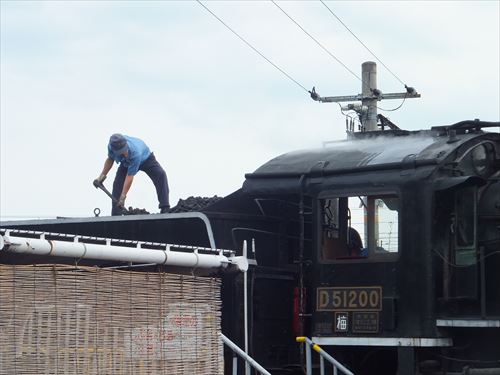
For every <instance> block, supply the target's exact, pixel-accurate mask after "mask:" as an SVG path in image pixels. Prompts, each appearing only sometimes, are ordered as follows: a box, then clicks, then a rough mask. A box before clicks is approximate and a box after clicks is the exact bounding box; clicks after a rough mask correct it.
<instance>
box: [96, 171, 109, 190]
mask: <svg viewBox="0 0 500 375" xmlns="http://www.w3.org/2000/svg"><path fill="white" fill-rule="evenodd" d="M105 179H106V175H105V174H102V173H101V174H100V175H99V177H97V178H96V179H95V180H94V186H95V187H96V188H97V187H99V186H100V185H102V183H103V182H104V180H105Z"/></svg>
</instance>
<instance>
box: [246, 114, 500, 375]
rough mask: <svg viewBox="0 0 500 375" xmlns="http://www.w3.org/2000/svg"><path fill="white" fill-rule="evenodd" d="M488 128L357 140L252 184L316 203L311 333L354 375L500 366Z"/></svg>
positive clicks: (499, 175)
mask: <svg viewBox="0 0 500 375" xmlns="http://www.w3.org/2000/svg"><path fill="white" fill-rule="evenodd" d="M482 124H483V123H481V122H478V121H473V122H463V123H459V124H456V125H453V126H450V127H435V128H432V129H431V130H429V131H418V132H405V131H386V132H366V133H361V134H353V137H352V138H351V139H350V140H347V141H340V142H336V143H333V144H332V145H331V146H330V147H328V148H323V149H319V150H314V151H311V150H307V151H304V152H300V151H299V152H293V153H289V154H285V155H282V156H280V157H278V158H275V159H273V160H271V161H270V162H268V163H267V164H265V165H264V166H262V167H261V168H259V169H258V170H257V171H256V172H255V173H253V174H250V175H247V181H246V182H245V185H244V188H243V190H244V191H247V192H248V193H250V194H253V195H254V196H258V197H259V198H263V197H265V196H266V195H267V194H279V193H281V194H283V196H285V195H286V194H291V193H295V194H298V195H299V196H301V197H302V198H301V199H304V197H306V198H307V201H308V202H310V212H307V211H308V208H305V209H304V211H303V212H304V222H306V223H310V225H311V238H306V237H302V239H301V240H302V241H303V242H304V245H303V246H302V247H303V248H304V249H306V250H308V251H305V253H304V254H305V256H306V258H305V259H303V267H302V269H301V276H300V277H299V278H300V279H302V280H305V281H304V282H303V284H304V285H305V289H306V290H305V291H304V293H303V295H304V296H305V297H304V301H302V302H301V305H303V306H304V313H303V314H301V318H302V327H303V334H304V335H306V336H311V337H312V340H313V342H315V343H317V344H319V345H321V347H323V348H325V349H326V350H327V351H328V352H330V354H332V355H333V356H334V357H335V358H336V359H338V360H340V361H341V362H342V363H344V364H346V366H347V367H348V368H350V369H351V370H352V371H353V372H354V373H356V374H369V373H371V374H373V373H387V374H391V373H393V374H395V373H398V374H400V375H402V374H416V373H432V372H438V371H440V372H439V373H447V372H457V371H462V370H463V369H464V368H465V367H466V366H469V367H470V368H477V369H480V368H488V369H491V368H498V367H500V306H499V303H500V292H499V290H498V285H499V281H500V280H499V276H498V269H500V256H499V255H498V253H499V250H500V242H499V238H500V182H499V180H500V136H499V134H498V133H488V132H484V131H483V130H481V125H482ZM484 125H485V127H486V123H484ZM309 240H310V242H309ZM309 244H310V248H309ZM479 358H481V360H478V359H479Z"/></svg>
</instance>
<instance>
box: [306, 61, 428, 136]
mask: <svg viewBox="0 0 500 375" xmlns="http://www.w3.org/2000/svg"><path fill="white" fill-rule="evenodd" d="M361 80H362V82H361V94H358V95H347V96H326V97H322V96H319V95H318V94H317V93H316V91H315V89H314V88H313V89H312V91H310V93H311V98H313V99H314V100H316V101H319V102H322V103H332V102H333V103H340V102H361V104H360V103H350V104H348V105H347V106H345V107H342V109H343V110H353V111H356V112H357V113H358V115H359V119H360V121H361V125H362V129H361V130H362V131H376V130H378V128H377V102H379V101H381V100H389V99H408V98H420V94H419V93H417V92H416V91H415V89H414V88H413V87H408V86H406V85H405V88H406V92H402V93H387V94H384V93H382V92H381V91H380V90H379V89H378V88H377V64H375V63H374V62H373V61H366V62H364V63H363V64H362V65H361Z"/></svg>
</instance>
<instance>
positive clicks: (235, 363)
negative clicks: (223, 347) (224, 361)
mask: <svg viewBox="0 0 500 375" xmlns="http://www.w3.org/2000/svg"><path fill="white" fill-rule="evenodd" d="M233 375H238V357H237V356H236V355H234V352H233Z"/></svg>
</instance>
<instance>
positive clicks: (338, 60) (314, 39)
mask: <svg viewBox="0 0 500 375" xmlns="http://www.w3.org/2000/svg"><path fill="white" fill-rule="evenodd" d="M271 2H272V3H273V4H274V5H275V6H276V7H277V8H278V9H279V10H280V11H281V12H283V14H284V15H285V16H287V17H288V18H289V19H290V21H292V22H293V23H294V24H295V25H297V26H298V27H299V28H300V29H301V30H302V31H303V32H304V33H305V34H306V35H307V36H308V37H309V38H311V39H312V40H313V41H314V42H315V43H316V44H317V45H318V46H320V47H321V48H322V49H323V51H325V52H326V53H327V54H328V55H330V57H332V58H333V59H334V60H335V61H337V62H338V63H339V64H340V65H342V66H343V67H344V69H346V70H347V71H348V72H349V73H351V74H352V75H353V76H354V77H356V78H357V79H358V80H360V81H361V82H362V83H363V80H362V79H361V77H359V76H358V75H357V74H356V73H354V72H353V71H352V70H351V69H349V67H348V66H347V65H346V64H344V63H343V62H342V61H341V60H340V59H339V58H338V57H337V56H335V55H334V54H333V53H331V52H330V51H329V50H328V49H327V48H326V47H325V46H324V45H323V44H322V43H321V42H319V41H318V40H317V39H316V38H315V37H314V36H312V35H311V34H310V33H308V32H307V31H306V30H305V29H304V28H303V27H302V26H301V25H300V24H299V23H298V22H297V21H295V20H294V19H293V18H292V17H291V16H290V15H289V14H288V13H287V12H285V10H283V8H281V7H280V6H279V5H278V4H276V2H275V1H274V0H271Z"/></svg>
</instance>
